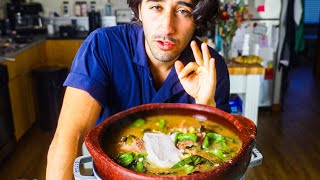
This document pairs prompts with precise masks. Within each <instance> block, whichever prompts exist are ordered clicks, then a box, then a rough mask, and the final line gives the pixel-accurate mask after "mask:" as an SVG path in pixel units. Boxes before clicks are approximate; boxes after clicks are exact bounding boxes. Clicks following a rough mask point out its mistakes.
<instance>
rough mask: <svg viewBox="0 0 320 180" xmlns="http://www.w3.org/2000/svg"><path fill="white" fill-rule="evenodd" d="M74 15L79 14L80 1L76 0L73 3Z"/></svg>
mask: <svg viewBox="0 0 320 180" xmlns="http://www.w3.org/2000/svg"><path fill="white" fill-rule="evenodd" d="M74 15H75V16H81V3H80V2H79V1H76V2H75V4H74Z"/></svg>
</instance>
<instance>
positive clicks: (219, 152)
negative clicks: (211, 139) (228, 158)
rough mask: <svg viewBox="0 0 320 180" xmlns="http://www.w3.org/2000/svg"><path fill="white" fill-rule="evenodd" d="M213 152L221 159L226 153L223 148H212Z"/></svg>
mask: <svg viewBox="0 0 320 180" xmlns="http://www.w3.org/2000/svg"><path fill="white" fill-rule="evenodd" d="M210 152H211V153H213V154H214V155H216V156H218V158H219V159H223V158H224V154H223V152H222V150H221V149H218V148H217V149H214V150H210Z"/></svg>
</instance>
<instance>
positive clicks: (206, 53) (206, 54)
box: [201, 43, 211, 69]
mask: <svg viewBox="0 0 320 180" xmlns="http://www.w3.org/2000/svg"><path fill="white" fill-rule="evenodd" d="M201 50H202V56H203V65H204V67H205V68H206V69H208V68H209V60H210V58H211V55H210V52H209V48H208V45H207V43H202V44H201Z"/></svg>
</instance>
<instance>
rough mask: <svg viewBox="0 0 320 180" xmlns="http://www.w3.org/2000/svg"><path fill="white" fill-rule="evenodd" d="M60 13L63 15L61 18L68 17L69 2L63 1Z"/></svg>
mask: <svg viewBox="0 0 320 180" xmlns="http://www.w3.org/2000/svg"><path fill="white" fill-rule="evenodd" d="M62 11H63V13H62V14H63V16H70V12H69V1H63V7H62Z"/></svg>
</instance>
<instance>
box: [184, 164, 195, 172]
mask: <svg viewBox="0 0 320 180" xmlns="http://www.w3.org/2000/svg"><path fill="white" fill-rule="evenodd" d="M193 170H194V166H191V165H188V166H187V167H186V168H185V171H186V173H187V174H191V173H192V172H193Z"/></svg>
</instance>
